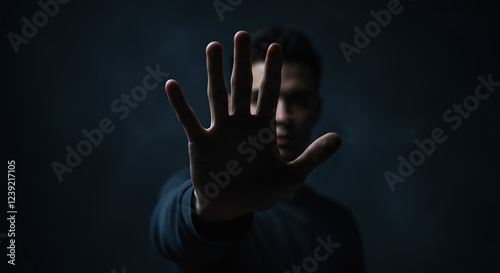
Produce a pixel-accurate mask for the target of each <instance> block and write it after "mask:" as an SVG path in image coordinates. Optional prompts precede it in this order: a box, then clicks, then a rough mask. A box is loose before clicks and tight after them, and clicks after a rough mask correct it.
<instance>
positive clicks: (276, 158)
mask: <svg viewBox="0 0 500 273" xmlns="http://www.w3.org/2000/svg"><path fill="white" fill-rule="evenodd" d="M251 51H252V50H251V37H250V35H249V34H248V33H247V32H244V31H240V32H238V33H237V34H236V35H235V38H234V65H233V71H232V76H231V103H230V107H229V109H230V111H229V110H228V92H227V88H226V84H225V79H224V68H223V57H222V56H223V53H222V46H221V45H220V44H219V43H217V42H212V43H210V44H209V45H208V46H207V50H206V53H207V71H208V99H209V103H210V111H211V126H210V128H208V129H205V128H203V127H202V126H201V124H200V122H199V121H198V118H197V117H196V114H195V113H194V111H193V109H191V107H189V105H188V104H187V102H186V99H185V98H184V95H183V93H182V91H181V88H180V86H179V84H178V83H177V82H176V81H174V80H169V81H168V82H167V83H166V86H165V89H166V91H167V95H168V98H169V100H170V103H171V104H172V106H173V108H174V110H175V112H176V114H177V117H178V119H179V121H180V122H181V124H182V126H183V127H184V129H185V131H186V134H187V137H188V141H189V158H190V171H191V180H192V183H193V186H194V194H195V202H196V208H197V209H196V213H197V214H198V215H199V216H200V217H202V218H204V219H206V220H208V221H227V220H231V219H234V218H236V217H238V216H241V215H244V214H247V213H250V212H253V211H259V210H265V209H268V208H270V207H272V206H274V205H275V204H277V203H278V202H280V201H281V200H282V199H283V198H285V197H286V196H288V195H289V194H290V193H292V192H293V191H295V190H296V189H298V188H299V187H300V186H302V184H303V183H304V181H305V179H306V177H307V175H308V174H309V173H310V172H311V171H312V170H313V169H314V168H315V167H317V166H318V165H320V164H321V163H323V162H324V161H325V160H327V159H328V158H329V157H330V156H331V155H332V154H333V153H334V152H335V151H336V150H337V149H338V147H339V146H340V137H339V136H338V135H337V134H334V133H328V134H325V135H323V136H322V137H320V138H318V139H317V140H316V141H314V142H313V143H312V144H311V145H310V146H309V147H308V148H307V149H306V150H305V151H304V152H303V153H302V154H301V155H300V156H299V157H297V158H296V159H295V160H293V161H291V162H286V161H284V160H283V159H282V157H281V155H280V153H279V149H278V144H277V141H276V125H275V124H276V123H275V109H276V106H277V102H278V97H279V92H280V84H281V67H282V64H283V57H282V50H281V47H280V45H278V44H276V43H274V44H271V45H270V46H269V48H268V51H267V55H266V60H265V75H264V78H263V80H262V83H261V87H260V91H259V97H258V101H257V110H256V112H255V114H251V113H250V98H251V91H252V90H251V89H252V80H253V78H252V58H251V54H252V53H251Z"/></svg>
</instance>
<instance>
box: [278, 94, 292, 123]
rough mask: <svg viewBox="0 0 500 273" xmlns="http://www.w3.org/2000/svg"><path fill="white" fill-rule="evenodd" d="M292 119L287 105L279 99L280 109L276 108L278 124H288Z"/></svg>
mask: <svg viewBox="0 0 500 273" xmlns="http://www.w3.org/2000/svg"><path fill="white" fill-rule="evenodd" d="M290 118H291V115H290V113H289V112H288V108H287V105H286V103H285V101H284V100H283V99H281V98H280V99H278V107H277V108H276V123H282V124H287V123H288V120H289V119H290Z"/></svg>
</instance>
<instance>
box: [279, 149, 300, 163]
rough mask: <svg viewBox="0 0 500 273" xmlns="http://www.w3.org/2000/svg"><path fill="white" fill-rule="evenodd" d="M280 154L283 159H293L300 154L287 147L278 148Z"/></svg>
mask: <svg viewBox="0 0 500 273" xmlns="http://www.w3.org/2000/svg"><path fill="white" fill-rule="evenodd" d="M280 154H281V158H282V159H283V160H285V161H293V160H295V159H296V158H297V157H298V156H299V155H300V154H297V153H294V152H293V151H291V150H290V149H287V148H280Z"/></svg>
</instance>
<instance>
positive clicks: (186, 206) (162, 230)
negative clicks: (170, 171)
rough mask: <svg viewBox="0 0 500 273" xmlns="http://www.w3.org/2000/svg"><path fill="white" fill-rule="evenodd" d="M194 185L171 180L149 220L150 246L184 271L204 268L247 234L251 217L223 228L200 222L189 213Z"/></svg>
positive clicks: (188, 180) (241, 218)
mask: <svg viewBox="0 0 500 273" xmlns="http://www.w3.org/2000/svg"><path fill="white" fill-rule="evenodd" d="M192 197H193V185H192V183H191V180H190V179H187V180H182V178H181V176H179V175H177V176H174V177H173V178H172V179H170V180H169V181H167V183H166V185H165V186H164V187H163V189H162V191H161V194H160V197H159V200H158V202H157V204H156V207H155V209H154V212H153V215H152V219H151V233H150V235H151V240H152V244H153V246H154V247H155V248H156V250H157V251H158V252H160V253H161V254H162V255H163V256H165V257H166V258H167V259H169V260H172V261H174V262H176V263H178V264H179V265H182V266H184V267H187V268H203V267H205V266H207V265H209V264H210V263H212V262H213V261H215V260H216V259H217V258H219V257H220V256H221V255H223V254H224V253H225V252H226V251H227V250H228V249H229V247H230V246H231V245H232V244H233V243H234V242H236V241H238V240H241V239H243V238H244V237H245V236H246V234H247V233H248V231H249V230H250V227H251V224H252V221H253V214H248V215H244V216H241V217H239V218H237V219H234V220H232V221H230V222H226V223H223V224H217V225H212V224H208V223H205V222H203V221H201V219H199V218H198V217H197V216H196V215H195V214H192V212H191V199H192Z"/></svg>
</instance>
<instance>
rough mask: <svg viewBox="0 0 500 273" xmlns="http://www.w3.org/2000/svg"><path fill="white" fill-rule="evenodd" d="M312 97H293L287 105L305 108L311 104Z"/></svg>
mask: <svg viewBox="0 0 500 273" xmlns="http://www.w3.org/2000/svg"><path fill="white" fill-rule="evenodd" d="M311 102H312V101H311V96H308V95H305V94H300V95H295V96H291V97H289V98H288V99H287V104H288V105H289V106H290V107H298V108H305V107H308V106H309V105H310V104H311Z"/></svg>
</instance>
